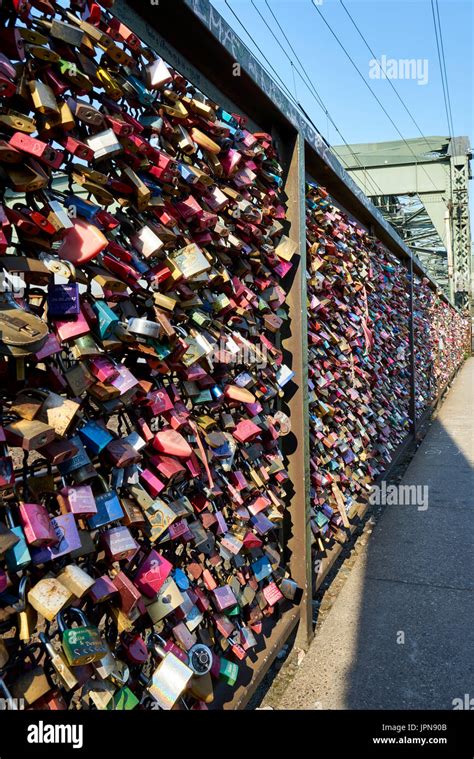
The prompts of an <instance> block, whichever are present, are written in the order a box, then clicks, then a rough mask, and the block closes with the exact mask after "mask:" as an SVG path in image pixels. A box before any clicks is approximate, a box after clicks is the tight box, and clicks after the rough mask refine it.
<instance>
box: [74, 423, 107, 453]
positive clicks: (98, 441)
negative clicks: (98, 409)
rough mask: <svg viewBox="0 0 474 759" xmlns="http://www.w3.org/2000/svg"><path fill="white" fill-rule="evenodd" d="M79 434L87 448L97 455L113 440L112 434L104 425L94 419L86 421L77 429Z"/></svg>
mask: <svg viewBox="0 0 474 759" xmlns="http://www.w3.org/2000/svg"><path fill="white" fill-rule="evenodd" d="M78 433H79V436H80V438H81V440H82V442H83V443H84V445H85V446H86V448H87V450H88V451H90V452H91V453H92V454H93V455H97V454H98V453H100V452H101V451H103V450H104V448H105V447H106V446H107V445H108V443H110V442H111V441H112V440H113V436H112V435H111V433H110V432H109V431H108V430H107V429H106V427H105V425H102V424H99V423H98V422H95V421H92V420H91V421H88V422H86V424H85V425H84V426H83V427H80V428H79V429H78Z"/></svg>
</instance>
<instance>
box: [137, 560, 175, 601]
mask: <svg viewBox="0 0 474 759" xmlns="http://www.w3.org/2000/svg"><path fill="white" fill-rule="evenodd" d="M172 569H173V565H172V564H171V563H170V562H169V561H168V560H167V559H165V558H164V557H163V556H161V554H159V553H158V552H157V551H155V550H152V551H150V553H149V554H148V556H147V557H146V559H145V561H143V562H142V564H140V566H139V567H138V570H137V573H136V575H135V577H134V583H135V585H136V586H137V588H138V589H139V590H141V592H142V593H143V594H144V595H145V596H148V598H153V597H154V596H156V594H157V593H158V592H159V591H160V588H161V587H162V585H163V583H164V582H165V580H166V578H167V577H168V576H169V574H170V573H171V570H172Z"/></svg>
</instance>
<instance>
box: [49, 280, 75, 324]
mask: <svg viewBox="0 0 474 759" xmlns="http://www.w3.org/2000/svg"><path fill="white" fill-rule="evenodd" d="M79 311H80V308H79V286H78V285H77V284H75V283H73V284H67V285H53V284H50V285H49V286H48V314H49V315H50V316H53V317H63V318H64V317H65V316H74V315H77V314H79Z"/></svg>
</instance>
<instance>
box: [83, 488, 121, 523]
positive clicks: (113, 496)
mask: <svg viewBox="0 0 474 759" xmlns="http://www.w3.org/2000/svg"><path fill="white" fill-rule="evenodd" d="M98 479H99V483H100V488H101V490H102V492H99V493H97V492H95V493H94V498H95V502H96V506H97V514H94V516H92V517H90V518H89V519H88V520H87V524H88V525H89V528H90V529H91V530H96V529H97V528H98V527H103V526H104V525H106V524H110V523H111V522H116V521H117V520H119V519H122V517H123V516H124V511H123V509H122V506H121V504H120V501H119V499H118V496H117V493H115V492H114V491H113V490H110V489H109V488H108V487H107V485H106V483H105V480H104V478H103V477H99V478H98Z"/></svg>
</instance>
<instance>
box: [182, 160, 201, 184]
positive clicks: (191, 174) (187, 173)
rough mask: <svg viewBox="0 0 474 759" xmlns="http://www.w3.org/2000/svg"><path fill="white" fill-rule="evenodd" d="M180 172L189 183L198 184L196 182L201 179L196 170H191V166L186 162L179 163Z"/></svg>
mask: <svg viewBox="0 0 474 759" xmlns="http://www.w3.org/2000/svg"><path fill="white" fill-rule="evenodd" d="M178 173H179V174H180V175H181V177H182V178H183V179H184V181H185V182H188V183H189V184H196V182H198V181H199V177H198V175H197V174H196V172H195V171H191V169H190V168H189V166H187V165H186V164H185V163H178Z"/></svg>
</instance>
